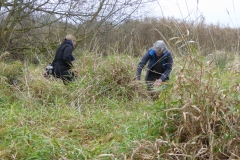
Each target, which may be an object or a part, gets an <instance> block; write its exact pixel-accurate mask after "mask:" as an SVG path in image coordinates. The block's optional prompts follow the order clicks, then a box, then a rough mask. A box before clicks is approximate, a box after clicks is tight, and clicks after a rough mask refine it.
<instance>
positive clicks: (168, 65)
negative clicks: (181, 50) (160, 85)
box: [137, 48, 173, 82]
mask: <svg viewBox="0 0 240 160" xmlns="http://www.w3.org/2000/svg"><path fill="white" fill-rule="evenodd" d="M156 56H157V55H156V52H155V51H154V50H153V49H152V48H150V49H149V50H148V51H147V53H146V54H145V55H144V56H143V57H142V60H141V61H140V62H139V64H138V68H137V79H138V80H140V78H141V73H142V69H143V68H144V66H145V65H146V64H147V62H148V66H147V73H146V77H147V76H148V75H149V71H150V70H151V69H152V67H153V66H154V64H155V63H156V59H157V58H156ZM159 60H160V61H161V63H162V66H163V69H164V72H163V73H162V74H161V75H159V79H161V80H162V81H163V82H164V81H166V80H168V79H169V75H170V72H171V71H172V64H173V58H172V53H171V52H170V51H169V50H166V51H164V52H163V54H162V56H161V58H160V59H159Z"/></svg>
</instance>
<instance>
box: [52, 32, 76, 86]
mask: <svg viewBox="0 0 240 160" xmlns="http://www.w3.org/2000/svg"><path fill="white" fill-rule="evenodd" d="M75 45H76V38H75V37H74V36H73V35H71V34H69V35H67V36H66V37H65V39H64V40H63V42H62V43H61V45H60V46H59V47H58V49H57V51H56V54H55V58H54V60H53V62H52V64H51V65H52V66H53V73H52V74H53V76H54V77H57V78H61V79H62V81H63V83H64V84H65V85H67V84H69V83H70V82H71V81H73V79H74V78H75V74H74V72H73V71H72V68H73V64H72V61H74V60H75V58H74V56H73V54H72V52H73V49H74V46H75Z"/></svg>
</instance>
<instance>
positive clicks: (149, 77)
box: [145, 73, 160, 91]
mask: <svg viewBox="0 0 240 160" xmlns="http://www.w3.org/2000/svg"><path fill="white" fill-rule="evenodd" d="M159 77H160V75H157V74H151V73H149V74H148V75H147V76H146V78H145V81H146V84H147V90H148V91H151V90H152V89H153V87H154V82H155V81H156V80H157V79H159Z"/></svg>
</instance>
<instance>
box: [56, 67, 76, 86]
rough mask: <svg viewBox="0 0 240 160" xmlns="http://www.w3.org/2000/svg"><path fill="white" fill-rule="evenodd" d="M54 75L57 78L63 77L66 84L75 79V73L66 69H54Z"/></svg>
mask: <svg viewBox="0 0 240 160" xmlns="http://www.w3.org/2000/svg"><path fill="white" fill-rule="evenodd" d="M53 75H54V76H55V77H57V78H61V79H62V81H63V83H64V84H65V85H67V84H69V83H70V82H71V81H73V79H74V77H75V75H74V73H73V72H71V71H69V70H65V71H59V70H54V73H53Z"/></svg>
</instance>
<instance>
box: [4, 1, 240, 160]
mask: <svg viewBox="0 0 240 160" xmlns="http://www.w3.org/2000/svg"><path fill="white" fill-rule="evenodd" d="M3 2H4V3H3V5H2V9H3V10H2V11H6V10H4V8H5V9H6V7H9V10H8V11H6V12H0V13H1V14H2V15H3V17H2V18H3V19H1V21H2V22H4V23H1V25H0V29H1V31H2V33H4V34H1V38H0V42H3V43H1V45H2V48H1V52H0V159H4V160H8V159H99V160H100V159H212V160H213V159H214V160H215V159H221V160H222V159H240V156H239V155H240V146H239V143H240V138H239V137H240V136H239V133H240V126H239V120H240V117H239V108H240V63H239V62H240V56H239V37H238V32H239V30H238V29H234V28H229V27H227V26H226V27H220V26H213V25H206V24H205V22H204V18H203V17H200V19H201V18H202V19H201V20H200V21H198V23H196V22H188V21H184V20H176V19H174V18H167V19H166V18H161V19H153V18H145V19H144V20H138V19H130V18H127V17H129V16H127V15H124V16H122V17H121V14H117V16H116V17H115V18H116V19H113V22H114V23H111V20H112V19H111V18H113V17H114V16H115V13H116V12H115V11H114V10H110V12H108V13H109V14H108V16H107V18H106V17H104V16H101V14H100V13H101V12H97V11H98V10H101V9H103V8H104V7H103V6H106V5H108V4H107V3H105V2H107V1H104V0H102V1H101V2H102V3H100V4H102V5H99V6H98V3H97V4H96V6H95V7H93V8H92V10H91V11H95V12H93V13H94V14H90V13H89V12H87V11H89V10H87V8H88V5H87V4H89V3H88V2H87V1H71V2H72V3H71V5H69V7H70V9H73V10H74V11H77V9H78V7H77V6H78V5H80V4H85V7H86V8H84V9H86V10H85V11H86V13H88V15H87V17H88V18H86V19H81V18H82V17H81V14H80V13H79V12H76V13H79V14H73V13H72V12H71V13H66V14H62V15H61V14H60V15H61V16H59V15H58V14H59V13H61V12H58V11H59V10H57V9H61V7H62V6H63V5H65V3H66V2H67V1H66V2H65V1H62V0H60V1H59V4H58V5H57V6H55V7H56V8H55V9H56V10H47V8H42V9H44V10H43V11H42V12H40V13H39V12H38V10H39V9H40V8H41V7H40V8H39V7H37V5H36V4H42V6H45V5H47V4H48V2H50V1H49V0H45V1H23V0H21V1H17V0H14V1H13V2H8V1H3ZM119 2H120V1H119ZM128 2H129V3H126V4H125V3H120V4H116V6H118V7H120V8H121V5H122V7H123V8H124V7H126V9H127V6H131V5H132V4H135V2H136V4H135V5H138V4H139V3H140V4H141V2H139V1H135V0H129V1H128ZM130 2H134V3H130ZM31 4H32V6H31ZM74 4H75V5H74ZM135 5H134V6H135ZM18 6H21V7H18ZM89 6H91V5H89ZM134 6H133V7H134ZM113 7H114V6H113ZM135 7H136V6H135ZM94 8H95V9H98V10H95V9H94ZM120 8H118V9H120ZM14 9H16V12H19V13H21V14H19V15H16V14H10V15H8V13H13V12H14ZM54 11H56V15H58V16H59V17H58V16H56V17H52V16H51V17H49V13H48V12H50V13H52V12H54ZM102 11H103V12H104V11H105V10H104V9H103V10H102ZM118 11H120V10H118ZM36 12H37V13H36ZM33 13H35V14H33ZM43 13H44V14H43ZM57 13H58V14H57ZM102 14H103V13H102ZM7 15H8V16H7ZM103 15H104V14H103ZM71 16H73V17H71ZM98 16H100V17H101V19H96V17H98ZM112 16H113V17H112ZM7 17H9V18H7ZM57 17H58V18H57ZM69 17H71V18H69ZM119 17H121V19H118V18H119ZM35 18H37V19H38V20H41V21H37V24H35V23H34V21H33V20H34V19H35ZM65 18H66V21H64V19H65ZM69 19H72V20H82V21H81V25H76V24H77V23H73V21H72V22H71V23H69ZM44 20H47V21H44ZM27 22H28V23H27ZM40 22H41V23H42V25H40V24H38V23H40ZM43 22H44V23H43ZM76 22H77V21H76ZM25 23H27V24H29V25H25V27H22V24H25ZM8 24H10V25H8ZM39 25H40V26H39ZM28 27H30V28H31V27H32V28H31V29H30V30H27V29H28ZM73 31H74V32H73ZM68 32H72V33H76V34H75V35H76V37H77V39H78V46H77V47H76V48H75V50H74V56H75V58H76V61H74V62H73V63H74V70H76V71H77V72H78V75H77V79H76V80H75V81H74V82H73V83H72V84H70V85H68V86H65V85H64V84H63V83H62V81H61V80H59V79H55V78H53V77H50V78H44V76H43V72H44V69H45V67H46V64H48V63H49V62H51V61H52V56H53V55H54V53H55V50H56V46H57V45H58V44H59V43H60V42H61V39H62V36H65V34H66V33H68ZM158 39H163V40H164V41H165V42H166V44H167V45H168V47H169V49H170V50H171V51H172V53H173V59H174V65H173V71H172V73H171V79H170V81H169V82H166V83H164V84H163V86H161V87H160V88H156V89H155V90H154V91H153V92H149V91H146V85H145V82H144V75H143V76H142V80H141V81H136V69H137V64H138V62H139V61H140V58H141V55H143V54H144V52H146V49H148V47H151V46H152V44H153V42H154V41H156V40H158ZM22 46H24V47H22Z"/></svg>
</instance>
